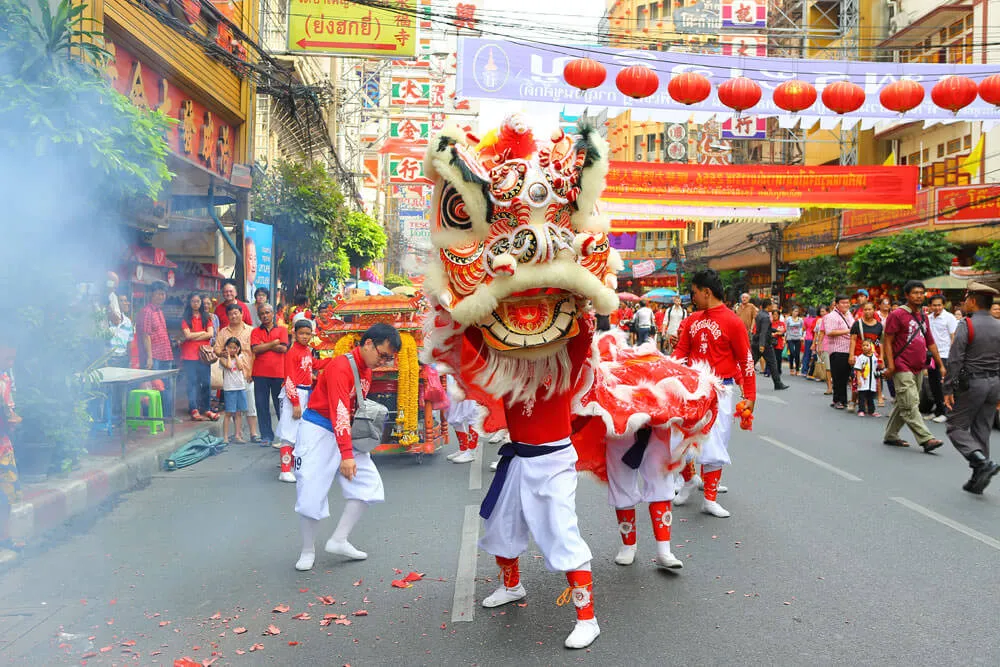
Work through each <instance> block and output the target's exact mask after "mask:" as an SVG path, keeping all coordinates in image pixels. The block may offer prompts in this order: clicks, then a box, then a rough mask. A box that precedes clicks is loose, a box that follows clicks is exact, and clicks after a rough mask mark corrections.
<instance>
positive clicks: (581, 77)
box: [563, 58, 608, 90]
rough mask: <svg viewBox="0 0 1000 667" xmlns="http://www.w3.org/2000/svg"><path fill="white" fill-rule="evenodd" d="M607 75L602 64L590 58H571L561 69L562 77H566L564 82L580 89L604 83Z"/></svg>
mask: <svg viewBox="0 0 1000 667" xmlns="http://www.w3.org/2000/svg"><path fill="white" fill-rule="evenodd" d="M607 75H608V72H607V70H606V69H604V65H602V64H601V63H599V62H597V61H596V60H593V59H592V58H577V59H576V60H571V61H569V62H568V63H566V67H565V68H564V69H563V78H564V79H566V83H568V84H569V85H571V86H573V87H574V88H579V89H580V90H590V89H591V88H597V87H598V86H600V85H601V84H602V83H604V79H605V78H607Z"/></svg>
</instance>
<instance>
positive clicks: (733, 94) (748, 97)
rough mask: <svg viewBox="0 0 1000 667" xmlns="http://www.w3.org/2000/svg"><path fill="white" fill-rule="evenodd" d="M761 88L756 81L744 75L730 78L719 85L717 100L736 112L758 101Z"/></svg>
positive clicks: (744, 109)
mask: <svg viewBox="0 0 1000 667" xmlns="http://www.w3.org/2000/svg"><path fill="white" fill-rule="evenodd" d="M760 96H761V89H760V86H759V85H757V82H755V81H752V80H750V79H748V78H746V77H745V76H739V77H736V78H735V79H730V80H729V81H726V82H725V83H722V84H720V85H719V101H720V102H722V103H723V104H725V105H726V106H727V107H729V108H730V109H735V110H736V112H737V113H739V112H741V111H746V110H747V109H749V108H751V107H753V106H754V105H755V104H757V102H760Z"/></svg>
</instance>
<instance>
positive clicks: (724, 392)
mask: <svg viewBox="0 0 1000 667" xmlns="http://www.w3.org/2000/svg"><path fill="white" fill-rule="evenodd" d="M736 391H737V389H736V385H731V384H727V385H723V386H722V389H721V390H720V391H719V414H718V415H716V417H715V424H713V425H712V430H711V431H710V432H709V434H708V436H707V437H706V438H705V441H704V442H703V443H702V445H701V453H700V454H699V455H698V463H700V464H701V465H703V466H705V467H706V468H709V469H713V470H718V469H719V468H721V467H722V466H727V465H729V464H730V463H731V461H730V459H729V438H730V437H731V436H732V433H733V422H734V421H735V419H734V417H733V414H734V413H735V411H736Z"/></svg>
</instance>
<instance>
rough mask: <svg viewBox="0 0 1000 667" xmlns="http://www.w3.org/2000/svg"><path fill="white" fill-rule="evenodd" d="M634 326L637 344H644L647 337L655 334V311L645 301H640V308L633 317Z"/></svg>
mask: <svg viewBox="0 0 1000 667" xmlns="http://www.w3.org/2000/svg"><path fill="white" fill-rule="evenodd" d="M632 326H633V327H634V328H635V337H636V342H635V344H636V345H642V344H643V343H645V342H646V339H647V338H649V337H650V336H651V335H653V332H654V331H656V327H655V325H654V324H653V311H652V310H650V308H649V306H647V305H646V302H645V301H640V302H639V310H637V311H635V316H634V317H633V318H632Z"/></svg>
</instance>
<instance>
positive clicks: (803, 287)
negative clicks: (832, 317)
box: [785, 255, 848, 306]
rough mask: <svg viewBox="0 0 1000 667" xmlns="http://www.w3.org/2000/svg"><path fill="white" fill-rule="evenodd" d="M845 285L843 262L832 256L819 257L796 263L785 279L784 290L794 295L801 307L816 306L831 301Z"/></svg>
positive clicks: (845, 275)
mask: <svg viewBox="0 0 1000 667" xmlns="http://www.w3.org/2000/svg"><path fill="white" fill-rule="evenodd" d="M847 283H848V277H847V266H846V265H845V264H844V262H843V261H841V260H840V259H839V258H837V257H834V256H832V255H820V256H818V257H810V258H809V259H804V260H802V261H800V262H798V263H796V264H795V268H793V269H792V270H791V271H789V272H788V276H787V277H786V278H785V290H786V291H787V292H790V293H793V294H795V297H794V298H795V301H796V303H798V304H800V305H802V306H818V305H820V304H828V303H830V302H831V301H833V297H834V296H836V294H837V292H840V291H843V290H844V289H845V287H846V286H847Z"/></svg>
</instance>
